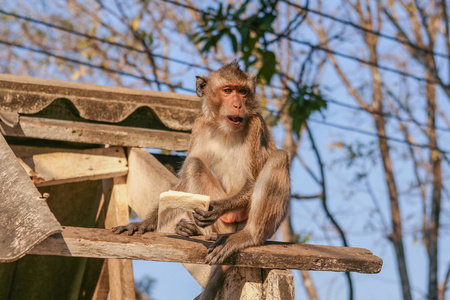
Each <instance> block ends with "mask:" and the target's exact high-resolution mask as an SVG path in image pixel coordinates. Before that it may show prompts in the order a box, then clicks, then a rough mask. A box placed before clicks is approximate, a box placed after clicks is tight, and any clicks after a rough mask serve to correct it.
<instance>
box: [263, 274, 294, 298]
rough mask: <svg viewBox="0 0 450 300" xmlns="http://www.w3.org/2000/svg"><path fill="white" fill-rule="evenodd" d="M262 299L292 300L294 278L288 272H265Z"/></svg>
mask: <svg viewBox="0 0 450 300" xmlns="http://www.w3.org/2000/svg"><path fill="white" fill-rule="evenodd" d="M264 272H266V274H267V276H266V279H265V280H264V284H263V290H264V299H267V300H269V299H279V300H294V299H295V290H294V276H293V275H292V274H291V272H289V270H266V271H264Z"/></svg>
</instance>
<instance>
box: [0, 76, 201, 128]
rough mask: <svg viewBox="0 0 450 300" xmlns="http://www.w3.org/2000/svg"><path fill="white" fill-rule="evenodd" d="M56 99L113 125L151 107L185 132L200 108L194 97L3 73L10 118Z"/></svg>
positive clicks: (1, 91) (3, 102) (3, 99)
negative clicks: (142, 108)
mask: <svg viewBox="0 0 450 300" xmlns="http://www.w3.org/2000/svg"><path fill="white" fill-rule="evenodd" d="M57 99H68V100H69V101H71V102H72V103H73V105H74V106H75V107H76V109H77V110H78V112H79V115H80V117H82V118H84V119H86V120H91V121H100V122H110V123H118V122H121V121H123V120H125V119H126V118H127V117H128V116H130V115H131V114H132V113H133V112H135V111H136V110H137V109H138V108H141V107H148V108H150V109H151V110H152V111H153V112H154V113H155V114H156V115H157V117H158V118H159V119H160V120H161V122H162V123H163V124H164V125H165V126H167V127H168V128H170V129H172V130H182V131H188V130H190V129H191V128H192V125H193V122H194V120H195V118H196V116H197V115H198V114H199V111H200V107H201V104H200V101H199V99H198V97H196V96H191V95H182V94H176V93H165V92H153V91H144V90H135V89H129V88H121V87H107V86H99V85H93V84H84V83H73V82H66V81H59V80H47V79H38V78H32V77H27V76H14V75H5V74H0V112H5V113H9V116H14V114H12V115H11V113H19V114H35V113H38V112H40V111H42V110H43V109H44V108H45V107H47V106H49V105H50V104H51V103H52V102H53V101H55V100H57ZM5 115H6V114H5ZM13 119H14V118H13Z"/></svg>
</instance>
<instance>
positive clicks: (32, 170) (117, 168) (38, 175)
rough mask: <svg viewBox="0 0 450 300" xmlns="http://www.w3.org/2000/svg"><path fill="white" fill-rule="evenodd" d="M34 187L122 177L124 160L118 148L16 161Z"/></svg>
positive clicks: (126, 170) (121, 149)
mask: <svg viewBox="0 0 450 300" xmlns="http://www.w3.org/2000/svg"><path fill="white" fill-rule="evenodd" d="M19 162H20V163H21V165H22V167H24V169H25V170H26V171H27V173H28V176H30V178H31V180H32V181H33V183H34V184H35V185H36V186H47V185H55V184H62V183H68V182H79V181H84V180H97V179H104V178H113V177H119V176H124V175H126V174H127V173H128V166H127V158H126V156H125V152H124V150H123V148H121V147H112V148H97V149H89V150H78V151H76V150H72V151H70V152H69V151H65V152H53V153H43V154H36V155H32V156H29V157H22V158H19Z"/></svg>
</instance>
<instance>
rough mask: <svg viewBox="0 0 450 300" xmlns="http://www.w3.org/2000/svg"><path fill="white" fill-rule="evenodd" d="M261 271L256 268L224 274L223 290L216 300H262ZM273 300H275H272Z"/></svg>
mask: <svg viewBox="0 0 450 300" xmlns="http://www.w3.org/2000/svg"><path fill="white" fill-rule="evenodd" d="M261 271H262V270H261V269H256V268H232V269H230V270H229V271H228V272H227V273H226V277H225V281H224V284H223V288H222V289H221V291H220V293H219V295H218V296H217V297H216V299H217V300H253V299H263V295H264V291H263V285H262V272H261ZM273 300H277V299H276V298H274V299H273Z"/></svg>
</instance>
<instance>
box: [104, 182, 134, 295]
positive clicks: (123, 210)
mask: <svg viewBox="0 0 450 300" xmlns="http://www.w3.org/2000/svg"><path fill="white" fill-rule="evenodd" d="M111 181H112V182H113V186H112V192H111V200H110V201H109V207H108V213H107V215H106V220H105V227H106V228H112V227H114V226H117V225H124V224H128V222H129V213H128V200H127V198H128V195H127V184H126V176H122V177H116V178H114V179H112V180H106V181H105V183H104V184H105V188H106V190H107V189H108V185H110V184H111ZM106 194H108V192H107V191H106V192H105V195H106ZM107 262H108V275H109V296H110V299H111V300H125V299H126V300H128V299H135V292H134V278H133V265H132V261H131V260H130V259H108V260H107Z"/></svg>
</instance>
